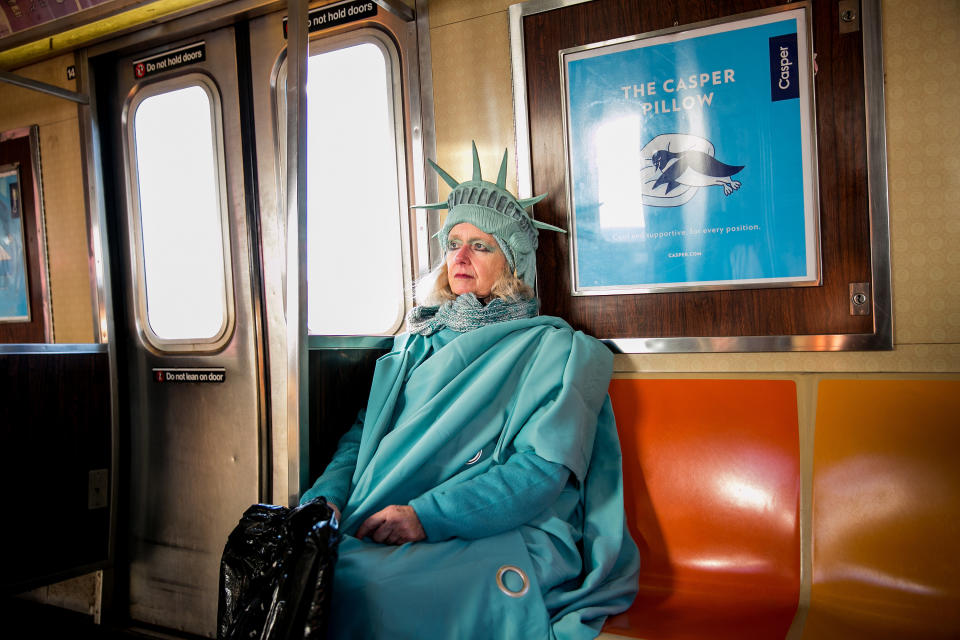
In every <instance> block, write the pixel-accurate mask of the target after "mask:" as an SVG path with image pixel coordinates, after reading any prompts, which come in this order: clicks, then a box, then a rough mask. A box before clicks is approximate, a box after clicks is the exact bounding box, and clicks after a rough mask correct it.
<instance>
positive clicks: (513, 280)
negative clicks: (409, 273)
mask: <svg viewBox="0 0 960 640" xmlns="http://www.w3.org/2000/svg"><path fill="white" fill-rule="evenodd" d="M415 289H416V291H417V292H418V293H419V292H421V291H422V292H424V294H423V299H422V300H421V301H420V304H424V305H432V306H435V305H441V304H443V303H444V302H447V301H450V300H456V299H457V294H455V293H454V292H453V290H452V289H450V281H449V280H448V279H447V263H446V262H441V263H440V266H439V267H437V268H435V269H434V270H433V271H431V272H430V273H428V274H427V275H426V276H424V277H423V278H421V279H420V280H419V281H418V282H417V284H416V286H415ZM418 297H419V296H418ZM533 297H534V293H533V288H532V287H531V286H530V285H528V284H527V283H526V282H524V281H523V280H522V279H521V278H519V277H518V276H516V275H514V274H513V272H512V271H510V267H509V265H507V264H506V263H504V265H503V271H502V272H501V273H500V277H498V278H497V280H496V282H494V283H493V286H492V287H490V295H489V296H487V299H488V300H490V299H493V298H500V299H501V300H507V301H510V300H529V299H530V298H533Z"/></svg>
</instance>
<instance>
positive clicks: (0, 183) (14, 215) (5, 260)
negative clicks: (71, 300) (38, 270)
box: [0, 164, 30, 322]
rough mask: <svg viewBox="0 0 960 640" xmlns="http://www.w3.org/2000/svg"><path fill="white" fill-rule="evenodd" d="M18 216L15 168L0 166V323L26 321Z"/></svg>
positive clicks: (21, 233)
mask: <svg viewBox="0 0 960 640" xmlns="http://www.w3.org/2000/svg"><path fill="white" fill-rule="evenodd" d="M22 214H23V211H22V208H21V206H20V171H19V168H18V167H17V165H15V164H13V165H9V164H8V165H4V166H0V322H28V321H29V320H30V292H29V289H28V288H27V255H26V252H25V251H24V231H23V215H22Z"/></svg>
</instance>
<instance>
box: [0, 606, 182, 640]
mask: <svg viewBox="0 0 960 640" xmlns="http://www.w3.org/2000/svg"><path fill="white" fill-rule="evenodd" d="M0 620H3V624H4V627H3V628H2V629H0V637H2V638H4V640H46V639H47V638H50V639H60V638H62V639H63V640H84V639H86V638H91V639H94V640H173V639H177V640H192V639H194V638H199V636H192V635H187V636H184V635H171V634H169V633H163V632H160V631H152V630H149V629H131V628H124V627H118V626H113V625H109V624H94V622H93V616H90V615H85V614H82V613H78V612H75V611H69V610H67V609H62V608H60V607H54V606H50V605H46V604H40V603H37V602H33V601H30V600H24V599H22V598H17V597H15V596H7V597H2V598H0Z"/></svg>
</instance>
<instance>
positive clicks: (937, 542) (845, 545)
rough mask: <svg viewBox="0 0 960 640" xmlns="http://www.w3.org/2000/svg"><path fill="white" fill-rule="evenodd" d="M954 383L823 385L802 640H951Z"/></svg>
mask: <svg viewBox="0 0 960 640" xmlns="http://www.w3.org/2000/svg"><path fill="white" fill-rule="evenodd" d="M958 452H960V381H956V380H933V379H925V380H920V379H916V380H824V381H821V382H820V384H819V389H818V393H817V418H816V435H815V438H814V445H813V518H812V523H813V524H812V527H811V533H812V539H813V558H812V560H813V563H812V564H813V571H812V585H811V590H810V608H809V612H808V614H807V618H806V623H805V625H804V628H803V640H832V639H837V640H839V639H841V638H842V639H843V640H859V639H864V640H866V639H867V638H869V639H870V640H884V639H891V640H892V639H894V638H897V639H900V638H911V639H914V638H923V639H929V640H933V639H946V638H960V460H958Z"/></svg>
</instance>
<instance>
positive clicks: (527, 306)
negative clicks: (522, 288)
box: [407, 293, 540, 336]
mask: <svg viewBox="0 0 960 640" xmlns="http://www.w3.org/2000/svg"><path fill="white" fill-rule="evenodd" d="M539 308H540V301H539V300H538V299H537V298H528V299H526V300H524V299H520V300H509V301H508V300H503V299H501V298H494V299H493V300H491V301H490V302H488V303H487V304H486V305H484V304H483V303H481V302H480V301H479V300H477V296H475V295H474V294H472V293H465V294H463V295H461V296H458V297H457V299H456V300H450V301H448V302H444V303H443V304H442V305H440V306H439V307H426V306H423V307H414V308H413V309H412V310H411V311H410V313H409V314H408V315H407V328H408V329H409V330H410V332H411V333H419V334H420V335H423V336H429V335H431V334H434V333H436V332H437V331H440V329H442V328H444V327H448V328H450V329H453V330H454V331H457V332H459V333H464V332H466V331H470V330H472V329H479V328H480V327H483V326H486V325H488V324H493V323H495V322H504V321H506V320H519V319H521V318H532V317H533V316H535V315H537V310H538V309H539Z"/></svg>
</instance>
